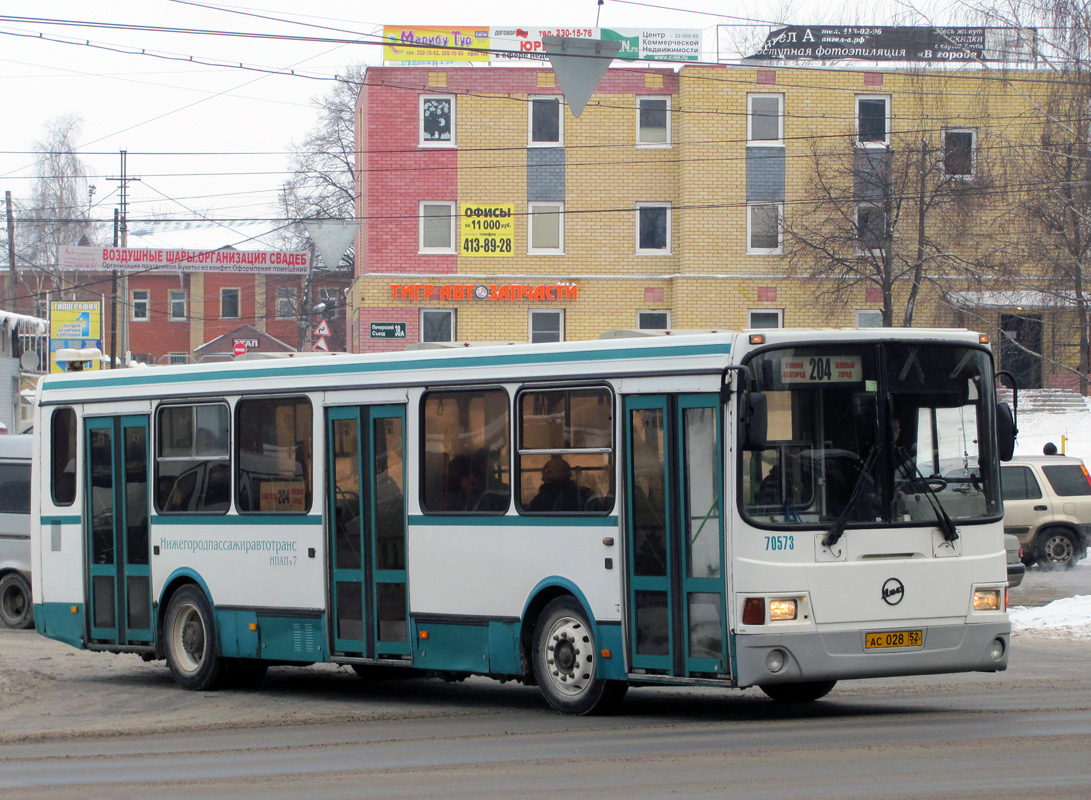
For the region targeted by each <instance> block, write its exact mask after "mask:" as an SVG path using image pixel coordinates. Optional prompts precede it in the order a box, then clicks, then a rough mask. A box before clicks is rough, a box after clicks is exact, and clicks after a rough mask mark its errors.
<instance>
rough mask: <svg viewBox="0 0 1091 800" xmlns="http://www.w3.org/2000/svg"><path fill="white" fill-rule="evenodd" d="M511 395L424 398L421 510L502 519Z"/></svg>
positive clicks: (507, 477)
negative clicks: (497, 515)
mask: <svg viewBox="0 0 1091 800" xmlns="http://www.w3.org/2000/svg"><path fill="white" fill-rule="evenodd" d="M508 402H509V401H508V393H507V392H505V391H503V390H502V389H488V390H478V391H469V392H466V391H457V392H429V393H428V394H427V395H425V396H424V400H423V402H422V404H421V405H422V406H423V408H424V414H423V416H424V420H423V426H424V434H423V435H422V436H421V441H422V442H423V447H424V453H423V458H422V461H421V487H420V488H421V495H420V497H421V507H422V508H423V509H424V510H425V511H426V512H431V513H441V514H443V513H446V514H450V513H456V514H457V513H470V514H503V513H504V512H505V511H507V510H508V506H509V505H510V501H511V461H510V459H511V446H510V434H509V432H508V418H509V411H508Z"/></svg>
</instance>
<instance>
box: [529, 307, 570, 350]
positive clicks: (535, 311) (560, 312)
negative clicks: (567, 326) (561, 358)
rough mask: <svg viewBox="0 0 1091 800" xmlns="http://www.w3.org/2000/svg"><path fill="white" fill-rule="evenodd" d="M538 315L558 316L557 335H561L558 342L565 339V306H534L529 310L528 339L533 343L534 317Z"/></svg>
mask: <svg viewBox="0 0 1091 800" xmlns="http://www.w3.org/2000/svg"><path fill="white" fill-rule="evenodd" d="M536 316H543V317H556V318H557V335H558V336H559V337H560V338H559V339H557V341H558V342H563V341H564V309H563V308H549V309H545V308H532V309H530V310H529V311H528V312H527V341H528V342H530V343H531V344H535V343H536V342H535V341H534V318H535V317H536Z"/></svg>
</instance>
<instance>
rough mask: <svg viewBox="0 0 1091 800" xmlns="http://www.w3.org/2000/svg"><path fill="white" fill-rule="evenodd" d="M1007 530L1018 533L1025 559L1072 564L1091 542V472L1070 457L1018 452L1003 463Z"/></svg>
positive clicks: (1054, 564)
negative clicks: (1021, 454) (1019, 453)
mask: <svg viewBox="0 0 1091 800" xmlns="http://www.w3.org/2000/svg"><path fill="white" fill-rule="evenodd" d="M1000 484H1001V489H1002V491H1003V494H1004V533H1011V534H1014V535H1015V536H1017V537H1018V539H1019V543H1020V544H1021V545H1023V560H1024V561H1025V562H1026V563H1027V564H1028V565H1030V564H1033V563H1035V562H1037V564H1038V565H1039V567H1041V568H1042V569H1068V568H1069V567H1073V566H1075V565H1076V562H1077V561H1079V560H1080V559H1081V558H1083V557H1084V556H1085V555H1086V554H1087V548H1088V546H1089V545H1091V475H1088V472H1087V468H1086V467H1085V466H1084V464H1083V461H1081V460H1080V459H1078V458H1072V457H1069V456H1016V457H1015V458H1013V459H1012V460H1011V461H1009V462H1008V463H1006V464H1002V465H1001V467H1000Z"/></svg>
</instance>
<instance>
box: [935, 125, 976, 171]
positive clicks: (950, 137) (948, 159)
mask: <svg viewBox="0 0 1091 800" xmlns="http://www.w3.org/2000/svg"><path fill="white" fill-rule="evenodd" d="M976 161H977V131H974V130H972V129H966V128H963V129H959V130H945V131H944V132H943V174H944V175H946V176H947V177H948V178H962V179H965V180H968V179H970V178H973V177H974V167H976V166H977V164H976Z"/></svg>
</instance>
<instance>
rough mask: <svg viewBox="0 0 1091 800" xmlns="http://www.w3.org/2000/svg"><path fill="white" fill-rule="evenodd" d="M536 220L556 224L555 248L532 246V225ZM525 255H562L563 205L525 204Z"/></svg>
mask: <svg viewBox="0 0 1091 800" xmlns="http://www.w3.org/2000/svg"><path fill="white" fill-rule="evenodd" d="M547 209H548V210H547ZM554 209H555V210H554ZM536 220H539V221H541V222H545V221H554V222H556V223H557V242H558V246H557V247H535V246H534V225H535V221H536ZM527 255H532V256H563V255H564V203H527Z"/></svg>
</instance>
